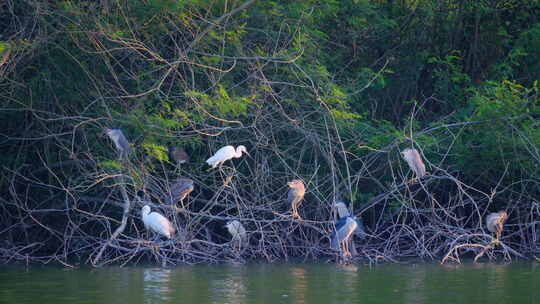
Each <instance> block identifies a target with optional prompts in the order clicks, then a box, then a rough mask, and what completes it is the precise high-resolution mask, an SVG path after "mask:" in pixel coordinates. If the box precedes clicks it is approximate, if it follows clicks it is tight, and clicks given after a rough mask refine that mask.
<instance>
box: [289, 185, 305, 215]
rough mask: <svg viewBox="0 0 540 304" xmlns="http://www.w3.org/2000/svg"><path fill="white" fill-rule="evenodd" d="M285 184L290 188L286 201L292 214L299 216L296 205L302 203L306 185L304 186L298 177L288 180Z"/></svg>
mask: <svg viewBox="0 0 540 304" xmlns="http://www.w3.org/2000/svg"><path fill="white" fill-rule="evenodd" d="M287 185H288V186H289V187H290V188H291V189H289V192H288V193H287V201H288V203H289V204H290V205H291V207H292V216H293V217H297V218H300V214H298V207H299V206H300V204H302V200H303V199H304V194H305V193H306V187H305V186H304V182H302V181H301V180H299V179H295V180H292V181H290V182H288V183H287Z"/></svg>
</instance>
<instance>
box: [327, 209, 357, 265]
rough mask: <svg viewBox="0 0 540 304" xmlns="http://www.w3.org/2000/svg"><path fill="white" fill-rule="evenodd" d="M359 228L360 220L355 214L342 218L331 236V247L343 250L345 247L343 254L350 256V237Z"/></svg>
mask: <svg viewBox="0 0 540 304" xmlns="http://www.w3.org/2000/svg"><path fill="white" fill-rule="evenodd" d="M357 228H358V222H357V219H356V217H354V216H346V217H342V218H340V219H339V220H338V221H337V222H336V224H335V229H334V231H332V235H331V236H330V248H332V249H334V250H339V251H341V247H343V256H345V257H350V256H351V252H350V251H349V244H348V243H349V242H348V241H349V239H350V237H351V235H352V234H353V233H354V232H355V231H356V229H357Z"/></svg>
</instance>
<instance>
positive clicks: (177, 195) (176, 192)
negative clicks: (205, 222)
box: [163, 178, 195, 204]
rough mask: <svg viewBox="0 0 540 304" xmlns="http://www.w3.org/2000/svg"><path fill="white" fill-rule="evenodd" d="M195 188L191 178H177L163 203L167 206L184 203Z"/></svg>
mask: <svg viewBox="0 0 540 304" xmlns="http://www.w3.org/2000/svg"><path fill="white" fill-rule="evenodd" d="M194 188H195V186H194V185H193V180H191V179H189V178H177V179H175V180H174V183H173V184H172V185H171V186H170V188H169V191H167V193H166V194H165V197H164V199H163V201H164V202H165V203H167V204H175V203H177V202H179V201H183V200H184V199H185V198H186V197H187V196H188V195H189V194H190V193H191V191H193V189H194Z"/></svg>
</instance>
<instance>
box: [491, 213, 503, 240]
mask: <svg viewBox="0 0 540 304" xmlns="http://www.w3.org/2000/svg"><path fill="white" fill-rule="evenodd" d="M507 219H508V213H506V211H499V212H496V213H495V212H493V213H490V214H488V216H486V226H487V230H489V231H490V232H492V233H495V236H496V237H497V240H498V239H499V238H500V237H501V234H502V233H503V229H504V227H503V225H504V223H505V222H506V220H507Z"/></svg>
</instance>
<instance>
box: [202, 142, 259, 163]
mask: <svg viewBox="0 0 540 304" xmlns="http://www.w3.org/2000/svg"><path fill="white" fill-rule="evenodd" d="M242 152H244V153H246V154H247V155H249V153H248V152H247V150H246V147H244V146H242V145H240V146H238V147H236V150H235V149H234V147H233V146H225V147H223V148H221V149H219V150H217V152H216V153H215V154H214V155H213V156H212V157H210V158H209V159H207V160H206V163H207V164H208V165H210V166H212V169H213V168H215V167H217V166H218V165H221V164H223V162H225V161H227V160H229V159H231V158H240V157H242Z"/></svg>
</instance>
